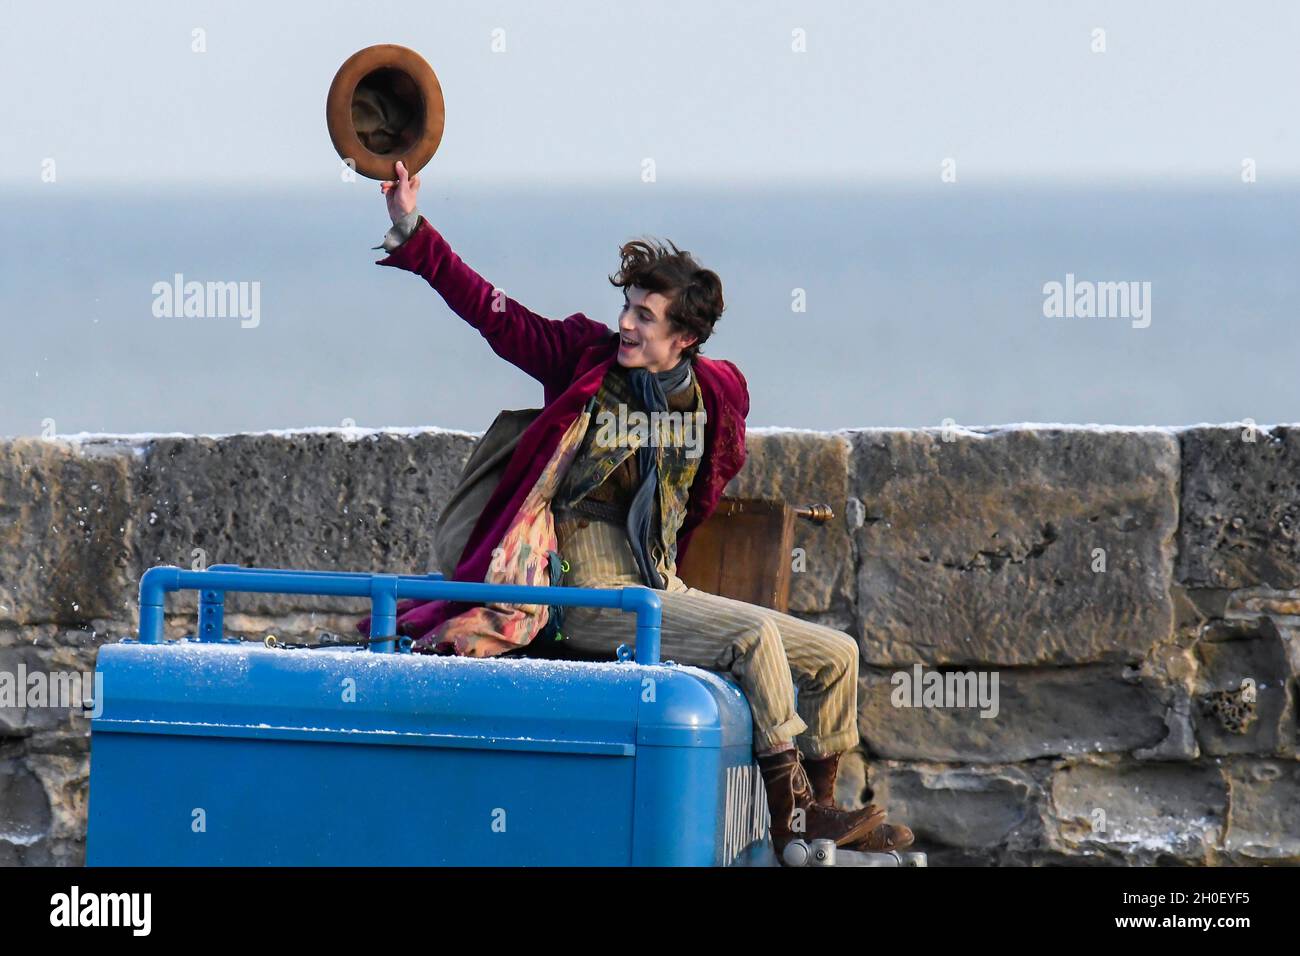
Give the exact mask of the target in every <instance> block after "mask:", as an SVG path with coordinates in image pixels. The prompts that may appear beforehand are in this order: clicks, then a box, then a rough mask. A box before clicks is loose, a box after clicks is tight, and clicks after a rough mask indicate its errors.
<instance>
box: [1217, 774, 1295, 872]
mask: <svg viewBox="0 0 1300 956" xmlns="http://www.w3.org/2000/svg"><path fill="white" fill-rule="evenodd" d="M1225 766H1226V768H1227V775H1228V783H1229V787H1230V793H1231V796H1232V814H1231V815H1230V817H1229V818H1228V832H1227V836H1226V837H1225V838H1224V849H1225V850H1226V851H1227V852H1228V853H1229V854H1230V855H1231V856H1232V857H1233V862H1237V863H1246V862H1252V861H1255V862H1271V863H1282V862H1286V863H1300V761H1296V760H1251V759H1248V758H1239V759H1234V760H1231V761H1228V762H1227V763H1226V765H1225Z"/></svg>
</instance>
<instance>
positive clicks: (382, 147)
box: [325, 43, 444, 179]
mask: <svg viewBox="0 0 1300 956" xmlns="http://www.w3.org/2000/svg"><path fill="white" fill-rule="evenodd" d="M443 118H444V111H443V103H442V86H441V85H440V84H439V83H438V77H437V76H436V75H435V74H434V72H433V68H432V67H431V66H429V64H428V63H426V62H425V61H424V57H422V56H420V54H418V53H416V52H415V51H414V50H408V49H407V48H406V47H404V46H397V45H396V44H394V43H381V44H379V45H378V46H368V47H366V48H365V49H364V50H359V51H358V52H356V53H354V54H352V55H351V56H350V57H348V58H347V61H346V62H344V64H343V65H342V66H341V67H339V71H338V72H337V73H336V74H334V82H333V83H331V84H330V92H329V96H328V97H327V98H326V100H325V123H326V125H327V126H328V127H329V131H330V139H331V140H333V142H334V148H335V149H336V150H338V154H339V156H341V157H343V159H344V160H345V161H346V160H352V163H353V164H354V167H355V169H356V171H357V172H358V173H360V174H361V175H362V176H365V177H367V178H369V179H396V178H397V165H396V164H397V161H398V160H399V159H400V160H401V161H402V162H403V163H405V164H406V171H407V173H409V174H410V175H412V176H414V175H415V174H416V173H417V172H419V171H420V169H421V168H422V167H423V166H424V165H425V163H427V162H428V161H429V160H430V159H431V158H432V157H433V154H434V153H436V152H437V151H438V144H439V143H441V142H442V125H443Z"/></svg>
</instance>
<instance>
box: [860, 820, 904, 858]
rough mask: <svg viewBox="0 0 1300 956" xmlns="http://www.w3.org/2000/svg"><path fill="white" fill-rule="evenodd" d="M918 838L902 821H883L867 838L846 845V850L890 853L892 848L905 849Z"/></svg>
mask: <svg viewBox="0 0 1300 956" xmlns="http://www.w3.org/2000/svg"><path fill="white" fill-rule="evenodd" d="M914 839H916V838H915V837H914V836H913V835H912V831H911V830H910V829H909V828H908V827H906V826H904V825H903V824H901V823H882V824H880V825H879V826H877V827H876V828H875V829H874V830H872V831H871V832H870V833H868V834H867V838H866V839H865V840H859V841H858V842H857V843H854V844H851V845H849V846H846V847H845V848H844V849H846V850H858V851H860V852H863V853H888V852H890V851H891V850H905V849H907V848H908V847H909V846H911V845H912V841H913V840H914Z"/></svg>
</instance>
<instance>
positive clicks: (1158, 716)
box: [858, 664, 1168, 763]
mask: <svg viewBox="0 0 1300 956" xmlns="http://www.w3.org/2000/svg"><path fill="white" fill-rule="evenodd" d="M893 673H896V674H902V675H904V676H910V675H912V674H913V669H912V668H906V669H903V670H900V671H896V672H893ZM985 673H989V672H988V671H987V670H986V671H985ZM995 673H997V676H998V682H997V712H996V715H995V716H992V717H981V716H980V713H981V710H980V708H979V707H975V706H969V707H965V708H956V707H906V706H903V707H896V706H894V703H893V699H892V698H893V697H894V691H895V684H894V683H893V681H894V678H893V674H891V673H890V672H887V671H880V670H876V669H874V668H873V669H868V670H866V671H864V672H863V674H862V677H861V680H860V682H859V685H858V687H859V689H858V730H859V732H860V733H861V735H862V741H863V743H864V744H865V746H866V747H867V748H868V749H869V751H870V752H871V753H872V754H875V755H878V756H881V757H886V758H889V759H892V760H930V761H946V762H970V763H1010V762H1014V761H1018V760H1033V759H1036V758H1039V757H1046V756H1054V755H1059V754H1080V753H1108V752H1124V751H1129V750H1133V749H1135V748H1139V747H1151V746H1154V745H1155V744H1156V743H1158V742H1159V741H1161V740H1162V739H1164V737H1165V735H1166V727H1165V720H1164V713H1165V700H1166V698H1167V697H1168V690H1167V689H1166V688H1161V687H1159V686H1155V685H1153V684H1152V683H1151V682H1149V681H1144V680H1138V679H1135V678H1134V677H1133V676H1132V675H1131V674H1128V673H1126V672H1125V670H1124V668H1122V667H1120V666H1118V665H1111V664H1094V665H1085V666H1082V667H1075V668H1069V669H1061V668H1044V669H1006V670H1001V671H996V672H995ZM899 680H901V678H899ZM989 686H990V688H991V687H992V685H991V681H990V684H989Z"/></svg>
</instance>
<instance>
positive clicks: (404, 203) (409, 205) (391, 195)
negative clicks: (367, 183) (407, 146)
mask: <svg viewBox="0 0 1300 956" xmlns="http://www.w3.org/2000/svg"><path fill="white" fill-rule="evenodd" d="M379 191H380V192H382V193H383V194H384V196H385V197H386V198H387V199H388V217H389V218H390V219H392V220H393V222H394V223H396V222H397V220H399V219H401V218H402V217H403V216H405V215H406V214H407V213H409V212H410V211H411V210H413V209H414V208H415V205H416V203H415V200H416V194H417V193H419V191H420V177H419V176H413V177H411V178H409V179H408V178H407V175H406V164H405V163H403V162H402V161H401V160H400V159H399V160H398V161H397V180H396V182H394V181H393V180H389V181H387V182H383V183H380V184H379Z"/></svg>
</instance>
